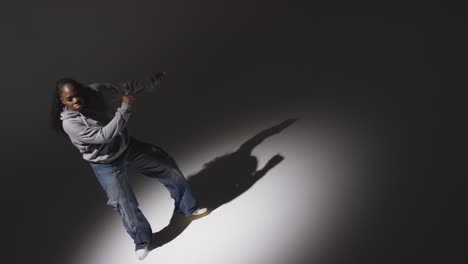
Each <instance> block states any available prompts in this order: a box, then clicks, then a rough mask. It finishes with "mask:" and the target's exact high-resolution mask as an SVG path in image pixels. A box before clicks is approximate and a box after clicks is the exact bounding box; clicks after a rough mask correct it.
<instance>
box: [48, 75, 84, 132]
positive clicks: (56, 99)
mask: <svg viewBox="0 0 468 264" xmlns="http://www.w3.org/2000/svg"><path fill="white" fill-rule="evenodd" d="M65 84H71V85H73V87H75V88H77V89H79V90H81V91H83V92H84V93H83V94H84V95H86V86H85V85H84V84H82V83H80V82H78V81H76V80H74V79H72V78H68V77H67V78H60V79H58V80H57V82H56V84H55V89H54V91H53V92H52V105H51V107H50V125H51V129H52V130H53V131H54V133H56V134H58V135H62V136H64V137H66V138H68V134H67V133H66V132H65V131H64V130H63V127H62V120H61V119H60V114H61V113H62V111H63V107H64V105H63V103H62V101H60V94H61V93H62V88H63V86H64V85H65Z"/></svg>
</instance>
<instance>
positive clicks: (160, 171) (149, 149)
mask: <svg viewBox="0 0 468 264" xmlns="http://www.w3.org/2000/svg"><path fill="white" fill-rule="evenodd" d="M129 148H130V152H129V155H128V156H127V163H128V167H129V168H132V169H134V170H136V171H137V172H139V173H141V174H143V175H145V176H148V177H151V178H154V179H157V180H158V181H159V182H161V183H162V184H163V185H164V186H165V187H166V188H167V189H168V190H169V193H170V195H171V197H172V198H173V199H174V212H175V213H178V214H182V215H185V216H189V215H191V214H192V213H193V212H195V211H196V210H197V209H198V203H197V201H196V199H195V198H194V197H193V194H192V191H191V189H190V186H189V184H188V182H187V180H186V179H185V177H184V175H183V173H182V172H181V171H180V169H179V167H178V166H177V164H176V162H175V160H174V159H173V158H172V157H170V156H169V155H168V154H167V153H166V152H165V151H164V150H162V149H161V148H159V147H157V146H154V145H152V144H150V143H146V142H142V141H140V140H136V139H135V138H133V137H132V138H131V140H130V146H129Z"/></svg>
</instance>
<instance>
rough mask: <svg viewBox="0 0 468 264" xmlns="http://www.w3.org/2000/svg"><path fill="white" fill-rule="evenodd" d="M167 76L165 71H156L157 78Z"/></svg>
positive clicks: (160, 78)
mask: <svg viewBox="0 0 468 264" xmlns="http://www.w3.org/2000/svg"><path fill="white" fill-rule="evenodd" d="M166 76H167V73H166V72H164V71H163V72H158V73H156V78H158V79H159V80H162V79H164V78H166Z"/></svg>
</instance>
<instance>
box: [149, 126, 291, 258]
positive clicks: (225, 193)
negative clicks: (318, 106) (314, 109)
mask: <svg viewBox="0 0 468 264" xmlns="http://www.w3.org/2000/svg"><path fill="white" fill-rule="evenodd" d="M296 121H297V119H287V120H285V121H283V122H281V123H280V124H278V125H275V126H273V127H270V128H267V129H265V130H263V131H261V132H260V133H258V134H257V135H255V136H254V137H252V138H251V139H249V140H247V141H246V142H244V143H243V144H242V145H241V146H240V148H239V149H237V150H236V151H235V152H233V153H229V154H226V155H223V156H220V157H217V158H215V159H213V160H212V161H210V162H208V163H206V164H205V166H204V168H203V169H202V170H201V171H199V172H197V173H196V174H194V175H193V176H189V177H188V182H189V184H190V187H191V188H192V192H193V194H194V196H195V197H196V199H197V200H198V203H199V205H200V206H201V207H206V208H208V214H209V213H211V212H213V211H214V210H216V208H218V207H220V206H221V205H223V204H226V203H228V202H230V201H232V200H233V199H235V198H236V197H238V196H240V195H241V194H243V193H244V192H245V191H247V190H248V189H249V188H250V187H252V185H253V184H255V182H257V181H258V180H259V179H261V178H262V177H263V176H264V175H265V174H266V173H267V172H268V171H269V170H270V169H272V168H273V167H275V166H276V165H277V164H278V163H280V162H281V161H282V160H283V159H284V157H283V156H281V155H279V154H277V155H275V156H273V157H272V158H271V159H270V160H269V161H268V162H267V164H266V165H265V166H264V167H263V168H261V169H260V170H257V165H258V160H257V158H256V157H255V156H252V150H253V149H254V148H255V147H256V146H258V145H259V144H260V143H262V141H263V140H265V139H266V138H268V137H270V136H273V135H275V134H278V133H280V132H281V131H282V130H284V129H285V128H287V127H289V126H290V125H292V124H293V123H294V122H296ZM206 215H207V214H204V215H202V216H198V217H184V216H179V215H176V214H174V215H173V216H172V218H171V220H170V222H169V224H168V225H167V226H166V227H164V228H163V229H162V230H160V231H159V232H156V233H153V237H152V241H151V244H150V246H149V249H150V250H153V249H156V248H158V247H161V246H163V245H165V244H166V243H168V242H170V241H172V240H173V239H175V238H176V237H177V236H178V235H180V234H181V233H182V232H183V231H184V230H185V229H186V228H187V227H188V226H189V225H190V223H191V222H192V221H193V220H195V219H198V218H200V217H204V216H206Z"/></svg>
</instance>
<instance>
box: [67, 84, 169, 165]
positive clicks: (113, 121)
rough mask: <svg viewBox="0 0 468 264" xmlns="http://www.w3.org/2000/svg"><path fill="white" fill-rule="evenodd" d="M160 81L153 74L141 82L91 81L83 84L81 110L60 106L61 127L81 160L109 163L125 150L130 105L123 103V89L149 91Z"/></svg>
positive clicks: (135, 92) (131, 93)
mask: <svg viewBox="0 0 468 264" xmlns="http://www.w3.org/2000/svg"><path fill="white" fill-rule="evenodd" d="M159 82H160V80H159V79H158V78H156V77H155V75H152V76H151V77H150V78H148V79H146V80H141V81H129V82H124V83H93V84H90V85H88V86H87V87H86V89H87V90H88V96H87V98H86V100H87V101H86V106H85V108H84V109H83V110H80V111H74V110H69V109H68V108H67V107H64V108H63V111H62V113H61V117H60V119H61V120H62V126H63V129H64V130H65V132H66V133H67V134H68V136H69V138H70V140H71V142H72V143H73V145H75V147H76V148H78V150H79V151H80V153H82V155H83V159H84V160H87V161H90V162H95V163H109V162H111V161H113V160H115V159H116V158H118V157H119V156H120V154H122V153H123V152H124V151H125V150H126V149H127V147H128V142H129V139H130V138H129V135H128V131H127V128H126V125H127V122H128V120H129V118H130V115H131V110H132V107H131V105H128V104H126V103H123V102H122V96H123V95H124V89H128V90H129V94H130V95H136V94H139V93H141V92H152V91H153V90H154V88H155V87H156V86H157V85H158V84H159Z"/></svg>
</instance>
